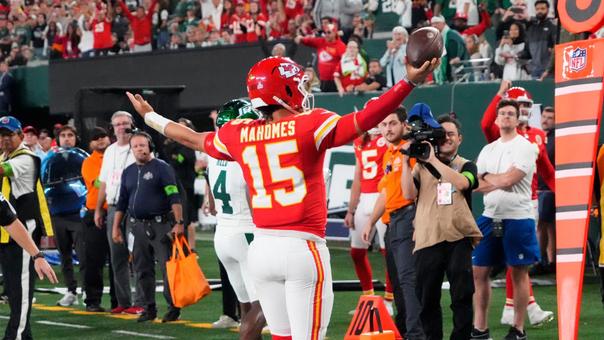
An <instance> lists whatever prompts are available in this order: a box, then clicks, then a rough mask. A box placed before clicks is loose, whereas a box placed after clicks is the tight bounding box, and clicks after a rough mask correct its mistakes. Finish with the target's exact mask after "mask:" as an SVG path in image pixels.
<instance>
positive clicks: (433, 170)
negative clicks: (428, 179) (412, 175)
mask: <svg viewBox="0 0 604 340" xmlns="http://www.w3.org/2000/svg"><path fill="white" fill-rule="evenodd" d="M422 164H423V165H424V166H425V167H426V169H428V171H430V173H431V174H432V176H434V178H436V179H437V180H438V181H439V182H440V178H441V177H442V175H441V174H440V172H438V170H436V168H435V167H434V165H432V164H430V163H423V162H422Z"/></svg>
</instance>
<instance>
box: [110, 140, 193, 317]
mask: <svg viewBox="0 0 604 340" xmlns="http://www.w3.org/2000/svg"><path fill="white" fill-rule="evenodd" d="M130 148H131V149H132V152H133V153H134V158H135V160H136V162H135V163H134V164H131V165H130V166H128V167H126V169H124V171H123V173H122V180H121V184H120V195H119V197H120V198H119V200H118V202H117V207H116V213H115V217H114V219H113V228H112V232H113V234H112V235H113V242H114V243H117V244H122V243H124V236H123V233H122V230H121V227H120V226H121V222H122V219H123V218H124V215H125V213H126V212H128V221H127V223H128V227H129V230H131V231H132V233H133V234H134V247H133V251H132V253H133V258H134V271H135V272H136V274H137V281H138V283H139V284H140V285H141V287H142V292H141V293H142V298H143V299H144V307H145V311H144V312H143V313H142V314H141V316H140V317H139V318H138V320H137V321H138V322H144V321H153V320H155V318H156V317H157V306H156V304H155V260H157V262H158V263H159V264H160V268H161V271H162V276H163V282H164V291H163V293H164V298H165V299H166V302H167V303H168V312H167V313H166V314H165V315H164V317H163V318H162V322H170V321H176V320H178V318H179V317H180V309H179V308H177V307H175V306H174V304H173V303H172V297H171V295H170V286H169V285H168V277H167V275H166V266H165V263H166V262H167V261H168V258H169V257H170V250H171V246H172V239H174V238H175V237H176V236H177V235H180V234H183V233H184V221H183V215H182V204H181V197H180V195H181V194H180V192H179V191H178V185H177V184H176V177H175V175H174V170H173V169H172V167H170V165H168V163H166V162H164V161H163V160H160V159H157V158H154V157H153V155H152V153H153V148H154V146H153V140H152V139H151V136H150V135H149V134H148V133H146V132H144V131H135V132H134V133H133V134H132V137H131V138H130Z"/></svg>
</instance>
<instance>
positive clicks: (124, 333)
mask: <svg viewBox="0 0 604 340" xmlns="http://www.w3.org/2000/svg"><path fill="white" fill-rule="evenodd" d="M112 333H117V334H123V335H133V336H140V337H143V338H153V339H175V338H174V337H173V336H167V335H155V334H146V333H137V332H129V331H122V330H117V331H112Z"/></svg>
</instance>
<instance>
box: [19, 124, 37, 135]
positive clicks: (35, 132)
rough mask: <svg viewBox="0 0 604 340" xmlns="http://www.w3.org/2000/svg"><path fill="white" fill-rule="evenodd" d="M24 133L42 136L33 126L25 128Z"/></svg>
mask: <svg viewBox="0 0 604 340" xmlns="http://www.w3.org/2000/svg"><path fill="white" fill-rule="evenodd" d="M23 133H33V134H34V135H36V136H39V135H40V133H39V132H38V130H37V129H36V128H35V127H33V126H31V125H28V126H26V127H24V128H23Z"/></svg>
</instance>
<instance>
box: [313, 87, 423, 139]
mask: <svg viewBox="0 0 604 340" xmlns="http://www.w3.org/2000/svg"><path fill="white" fill-rule="evenodd" d="M411 90H413V86H412V85H410V84H409V83H407V82H406V81H405V80H401V81H400V82H398V83H397V84H396V85H395V86H393V87H392V88H391V89H390V90H388V91H387V92H386V93H384V94H382V95H381V96H380V97H379V98H378V99H376V100H373V101H371V102H370V103H369V104H368V105H367V107H365V108H364V109H363V110H361V111H358V112H353V113H349V114H347V115H345V116H344V117H342V118H337V119H336V120H335V124H334V125H333V128H331V129H330V130H329V131H326V132H325V134H326V135H327V138H324V139H325V140H326V141H327V143H323V145H325V146H326V147H335V146H340V145H344V144H348V143H350V142H351V141H352V140H353V139H355V138H356V137H358V136H359V135H360V134H361V133H362V132H364V131H367V130H369V129H371V128H372V127H374V126H376V125H378V124H379V123H380V122H381V121H382V120H384V118H386V117H387V116H388V115H389V114H391V113H392V112H394V110H395V109H396V108H398V107H399V106H400V105H401V103H402V102H403V100H404V99H405V98H406V97H407V95H408V94H409V93H410V92H411ZM322 140H323V139H322ZM320 142H321V141H319V144H320ZM319 146H320V145H317V149H318V148H319Z"/></svg>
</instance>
